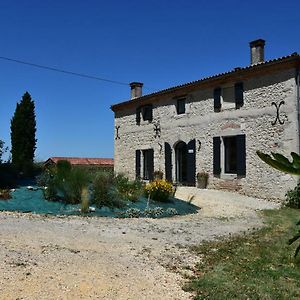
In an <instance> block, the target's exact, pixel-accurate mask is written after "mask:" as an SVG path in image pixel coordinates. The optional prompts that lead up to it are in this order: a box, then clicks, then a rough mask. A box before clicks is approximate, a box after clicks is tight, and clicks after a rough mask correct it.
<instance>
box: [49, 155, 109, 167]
mask: <svg viewBox="0 0 300 300" xmlns="http://www.w3.org/2000/svg"><path fill="white" fill-rule="evenodd" d="M59 160H67V161H69V162H70V164H71V165H88V166H112V167H113V165H114V160H113V159H112V158H88V157H50V158H48V159H47V160H46V161H45V164H48V163H51V162H52V163H55V164H56V163H57V162H58V161H59Z"/></svg>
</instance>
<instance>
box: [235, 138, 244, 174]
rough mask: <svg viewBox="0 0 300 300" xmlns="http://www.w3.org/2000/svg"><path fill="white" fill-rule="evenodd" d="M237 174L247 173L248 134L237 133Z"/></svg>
mask: <svg viewBox="0 0 300 300" xmlns="http://www.w3.org/2000/svg"><path fill="white" fill-rule="evenodd" d="M236 139H237V175H240V176H245V175H246V135H245V134H241V135H237V137H236Z"/></svg>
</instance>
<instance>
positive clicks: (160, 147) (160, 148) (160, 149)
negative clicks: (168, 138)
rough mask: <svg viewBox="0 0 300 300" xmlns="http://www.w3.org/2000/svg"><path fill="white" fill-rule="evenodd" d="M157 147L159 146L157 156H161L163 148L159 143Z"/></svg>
mask: <svg viewBox="0 0 300 300" xmlns="http://www.w3.org/2000/svg"><path fill="white" fill-rule="evenodd" d="M158 146H159V154H161V152H162V148H163V146H162V144H161V143H158Z"/></svg>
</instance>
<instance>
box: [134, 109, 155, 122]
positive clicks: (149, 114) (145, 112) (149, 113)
mask: <svg viewBox="0 0 300 300" xmlns="http://www.w3.org/2000/svg"><path fill="white" fill-rule="evenodd" d="M141 116H142V117H143V121H150V122H151V121H152V119H153V106H152V104H147V105H144V106H140V107H138V108H137V109H136V124H138V125H140V123H141Z"/></svg>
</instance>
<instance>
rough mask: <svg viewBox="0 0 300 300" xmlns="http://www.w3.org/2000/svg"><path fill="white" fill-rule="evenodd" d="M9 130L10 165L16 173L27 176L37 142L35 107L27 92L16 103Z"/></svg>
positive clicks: (30, 168)
mask: <svg viewBox="0 0 300 300" xmlns="http://www.w3.org/2000/svg"><path fill="white" fill-rule="evenodd" d="M10 130H11V155H12V157H11V158H12V164H13V166H14V167H15V169H16V170H17V171H18V172H23V173H25V174H28V173H29V172H30V171H31V170H32V166H33V159H34V151H35V149H36V141H37V140H36V138H35V133H36V121H35V105H34V101H33V100H32V99H31V96H30V94H29V93H28V92H26V93H25V94H24V95H23V97H22V100H21V101H20V103H17V106H16V110H15V113H14V116H13V118H12V119H11V125H10Z"/></svg>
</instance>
